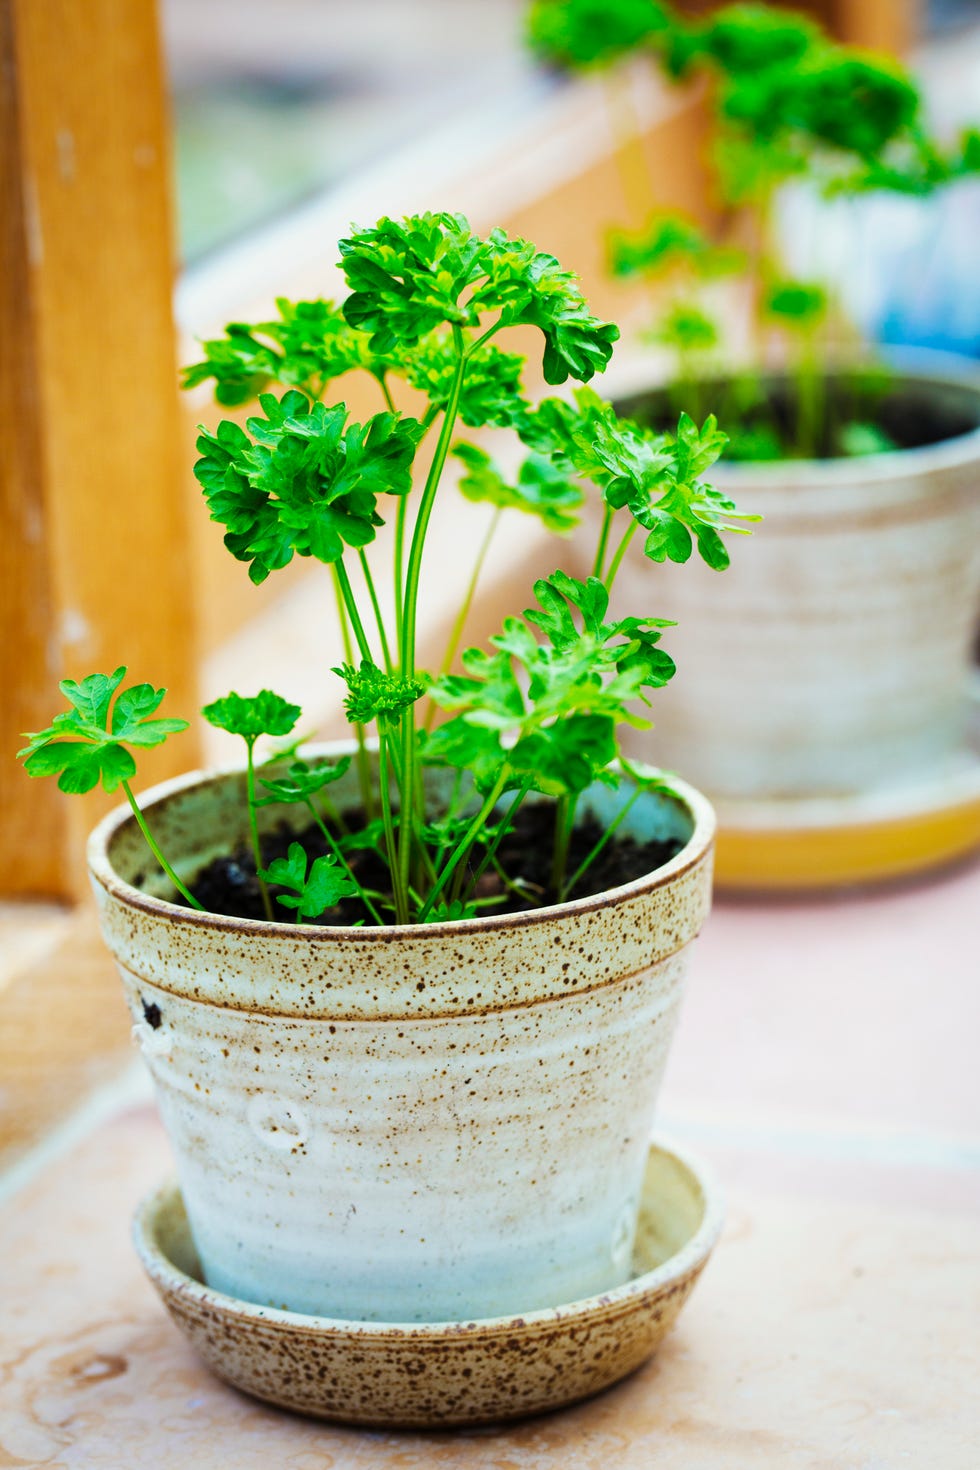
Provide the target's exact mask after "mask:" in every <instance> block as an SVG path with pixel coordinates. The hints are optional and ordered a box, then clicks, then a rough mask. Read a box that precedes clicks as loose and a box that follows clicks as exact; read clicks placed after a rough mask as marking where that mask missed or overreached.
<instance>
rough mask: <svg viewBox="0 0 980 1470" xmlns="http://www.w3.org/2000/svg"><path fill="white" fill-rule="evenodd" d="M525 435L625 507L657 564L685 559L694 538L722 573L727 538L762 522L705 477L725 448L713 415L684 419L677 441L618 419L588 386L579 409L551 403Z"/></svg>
mask: <svg viewBox="0 0 980 1470" xmlns="http://www.w3.org/2000/svg"><path fill="white" fill-rule="evenodd" d="M521 436H522V438H523V439H524V440H525V442H526V443H528V444H529V445H531V446H532V447H533V448H536V449H539V450H541V451H544V452H546V453H549V454H550V455H551V457H552V459H553V460H554V461H555V462H556V463H558V464H564V465H568V466H571V468H573V469H574V470H575V471H576V472H577V473H578V474H581V475H583V476H587V477H588V478H589V479H591V480H592V481H593V482H594V483H595V484H597V485H598V486H599V487H600V489H601V490H602V494H603V497H604V498H605V501H606V503H607V505H609V506H610V507H611V508H612V509H613V510H619V509H622V508H623V507H626V509H628V511H629V513H630V514H631V515H632V516H633V518H634V520H636V521H637V522H638V523H639V525H640V526H642V527H643V528H644V530H646V531H647V533H648V534H647V538H646V542H645V548H644V549H645V551H646V555H647V556H648V557H650V559H651V560H652V561H658V562H659V561H665V560H668V559H669V560H670V561H675V562H683V561H687V559H688V558H689V557H690V555H691V548H692V537H693V540H694V542H696V543H697V547H698V551H699V552H700V554H701V557H702V559H703V560H704V561H705V562H707V564H708V565H709V566H711V567H714V568H715V569H716V570H721V569H722V568H723V567H725V566H727V565H728V560H729V558H728V552H727V551H726V549H725V546H724V543H723V541H722V533H723V532H724V533H725V534H728V533H731V532H736V533H743V534H744V533H745V530H746V528H745V526H742V525H738V524H736V522H737V521H745V522H749V521H757V520H758V519H759V517H758V516H754V515H745V514H742V513H740V512H739V511H738V510H737V509H736V507H735V504H734V502H733V501H732V500H731V498H730V497H729V496H728V495H726V494H725V493H724V492H723V491H720V490H717V489H715V487H714V486H712V485H710V484H708V483H707V482H706V481H705V480H704V479H703V476H704V474H705V472H706V471H707V470H708V469H709V468H710V466H711V465H712V464H714V462H715V460H717V459H718V457H719V455H720V454H721V452H722V450H723V449H724V447H725V445H726V443H727V437H726V435H725V434H723V433H722V432H721V430H720V429H719V428H718V425H717V422H716V420H715V419H714V418H713V417H710V418H708V419H706V420H705V423H704V425H703V426H702V427H701V428H700V429H699V428H698V427H697V425H696V424H695V423H694V421H693V419H691V418H690V417H689V416H688V415H687V414H682V415H681V418H680V420H679V422H678V426H677V433H676V435H671V434H656V433H654V432H653V431H651V430H649V429H644V428H641V427H640V426H639V425H637V424H633V423H630V422H629V421H628V420H624V419H620V418H619V417H618V415H617V414H616V412H615V410H614V409H613V408H612V406H611V405H610V404H608V403H605V402H603V400H602V399H601V398H599V397H598V396H597V395H596V394H595V393H593V392H592V391H591V389H588V388H582V389H579V390H578V391H577V392H576V394H575V403H574V404H571V403H566V402H564V401H563V400H560V399H556V398H547V399H545V400H544V401H543V403H541V404H540V406H539V407H538V409H537V411H536V412H535V413H534V414H533V415H531V416H530V418H529V420H528V422H527V424H526V425H525V426H524V427H523V428H522V430H521Z"/></svg>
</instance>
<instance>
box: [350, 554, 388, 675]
mask: <svg viewBox="0 0 980 1470" xmlns="http://www.w3.org/2000/svg"><path fill="white" fill-rule="evenodd" d="M357 555H358V559H359V561H360V563H361V571H362V572H363V573H364V583H365V586H366V587H367V593H368V597H369V598H370V599H371V607H372V608H373V609H374V621H375V622H376V623H377V625H378V637H379V639H380V640H381V656H382V658H383V659H384V661H385V672H386V673H389V674H390V673H391V672H392V670H393V667H394V666H393V664H392V662H391V649H390V648H389V647H388V635H387V634H386V633H385V625H384V619H383V618H382V616H381V604H380V603H379V602H378V594H377V591H376V589H375V586H374V578H373V577H372V576H371V568H370V567H369V566H368V559H367V557H366V556H365V554H364V552H363V550H362V551H359V552H358V553H357Z"/></svg>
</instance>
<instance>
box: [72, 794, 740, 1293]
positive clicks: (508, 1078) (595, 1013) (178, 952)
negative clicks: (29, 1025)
mask: <svg viewBox="0 0 980 1470" xmlns="http://www.w3.org/2000/svg"><path fill="white" fill-rule="evenodd" d="M676 787H677V795H676V797H675V798H673V799H671V798H667V797H663V796H654V795H652V794H650V795H644V796H643V797H641V798H640V800H639V801H638V802H637V803H636V805H635V806H634V808H633V810H632V812H631V814H630V817H629V818H628V821H627V827H628V829H629V830H632V831H633V833H634V834H636V835H638V836H641V837H645V838H648V839H649V838H652V837H655V836H658V835H660V836H665V835H673V836H678V837H680V838H681V839H682V840H683V841H684V847H683V849H682V850H681V851H680V852H679V853H678V855H677V856H676V857H675V858H673V859H672V860H671V861H670V862H669V863H667V864H666V865H664V866H663V867H662V868H660V869H659V870H658V871H656V872H654V873H651V874H650V875H649V876H647V877H644V878H641V879H639V880H638V881H636V882H633V883H630V884H628V885H626V886H624V887H621V888H618V889H616V890H613V891H611V892H607V893H602V894H599V895H597V896H595V897H592V898H588V899H583V900H580V901H577V902H573V903H567V904H563V905H560V906H555V907H551V908H545V909H540V910H537V911H534V912H532V913H530V914H521V915H514V916H500V917H497V918H482V919H478V920H469V921H465V922H455V923H443V924H431V925H424V926H412V927H405V928H400V929H398V928H394V927H384V928H366V927H365V928H346V929H338V928H334V929H331V928H325V927H320V928H317V927H314V926H305V925H304V926H301V925H295V924H290V923H282V924H280V923H275V924H265V923H259V922H256V921H251V920H238V919H231V918H224V917H219V916H215V915H211V914H206V913H198V912H194V911H192V910H190V909H186V908H178V907H176V906H175V905H173V904H172V903H170V902H168V901H167V888H166V886H165V880H163V879H162V878H160V879H159V880H158V879H156V878H154V877H153V876H152V872H153V865H152V864H151V863H150V862H149V861H148V855H147V853H146V850H145V847H144V845H143V843H142V839H141V837H140V834H139V832H138V830H137V829H136V826H135V823H134V821H133V820H132V818H131V816H130V815H129V814H128V812H127V810H125V809H121V810H119V811H117V812H116V813H114V814H113V815H112V816H110V817H109V818H108V819H107V820H106V821H104V822H103V823H102V824H101V826H100V827H98V828H97V829H96V831H95V832H94V834H93V836H92V839H91V842H90V846H89V862H90V867H91V873H92V878H93V882H94V887H95V892H96V896H97V899H98V903H99V908H100V911H101V918H102V925H103V930H104V934H105V937H106V940H107V943H108V945H109V947H110V949H111V950H112V952H113V954H114V956H115V958H116V960H117V962H118V964H119V968H120V972H121V975H122V978H123V983H124V985H125V989H126V994H127V997H128V1001H129V1005H130V1009H131V1011H132V1014H133V1018H134V1022H135V1030H136V1035H137V1036H138V1039H139V1042H140V1045H141V1047H142V1049H143V1052H144V1055H145V1058H146V1061H147V1063H148V1065H149V1067H150V1070H151V1072H152V1074H153V1077H154V1080H155V1083H156V1087H157V1092H158V1097H159V1101H160V1108H161V1112H162V1114H163V1118H164V1122H165V1124H166V1127H167V1129H168V1132H169V1135H170V1139H171V1142H172V1145H173V1148H174V1152H175V1154H176V1159H177V1168H178V1174H179V1179H180V1184H181V1189H182V1193H183V1197H184V1201H185V1204H186V1209H187V1214H188V1218H189V1222H190V1228H191V1231H192V1233H193V1237H194V1242H195V1245H196V1248H197V1251H198V1254H199V1257H200V1261H201V1264H202V1267H203V1271H204V1274H205V1277H206V1280H207V1282H208V1284H209V1285H210V1286H212V1287H214V1288H216V1289H217V1290H219V1291H222V1292H226V1293H228V1294H230V1295H231V1296H235V1297H238V1298H241V1299H244V1300H246V1301H250V1302H257V1303H260V1304H269V1305H273V1306H275V1307H277V1308H287V1309H289V1310H291V1311H300V1312H307V1313H317V1314H321V1315H329V1316H333V1317H342V1318H348V1319H354V1320H362V1321H377V1320H387V1321H402V1322H412V1321H420V1320H424V1321H430V1322H431V1321H437V1320H446V1321H453V1320H468V1319H472V1318H475V1317H490V1316H499V1315H503V1314H507V1313H513V1312H523V1311H528V1310H534V1309H536V1308H542V1307H547V1306H554V1305H555V1304H557V1303H561V1302H567V1301H572V1300H576V1299H578V1298H582V1297H586V1296H589V1295H591V1294H594V1293H596V1292H601V1291H604V1290H606V1289H608V1288H610V1287H612V1286H615V1285H617V1284H619V1283H622V1282H623V1281H625V1280H626V1278H627V1275H628V1272H629V1269H630V1259H631V1252H632V1246H633V1236H634V1231H635V1227H636V1219H637V1211H638V1204H639V1200H640V1194H641V1186H642V1178H643V1171H644V1166H645V1161H646V1157H647V1149H648V1145H649V1138H650V1131H651V1125H652V1120H653V1111H654V1103H655V1099H656V1095H657V1089H658V1087H659V1084H660V1079H661V1075H662V1072H663V1068H664V1063H665V1059H666V1055H667V1049H668V1045H669V1042H670V1039H671V1035H672V1033H673V1030H674V1026H675V1023H676V1019H677V1012H678V1006H679V1002H680V996H681V988H682V981H683V976H684V970H685V966H686V960H687V950H688V946H689V945H690V942H691V940H692V939H693V938H694V936H695V935H696V934H697V932H698V930H699V929H700V927H701V924H702V922H703V920H704V917H705V915H706V913H707V910H708V905H709V899H710V887H711V856H712V837H713V828H714V819H713V814H712V812H711V809H710V807H709V805H708V804H707V802H706V801H705V800H704V798H703V797H701V796H700V795H699V794H698V793H697V792H695V791H693V790H692V789H691V788H689V787H687V786H686V785H684V784H683V783H680V782H678V783H676ZM332 790H333V791H335V792H337V793H338V795H337V797H336V800H337V801H338V803H339V804H340V806H341V809H343V807H344V806H345V805H349V806H350V807H354V806H356V805H357V803H358V798H357V792H356V788H355V785H354V780H353V775H352V773H348V775H347V776H346V777H344V779H343V782H341V783H338V785H337V786H335V787H334V788H332ZM619 800H622V797H616V795H615V794H614V793H610V792H608V791H606V790H602V791H601V792H599V793H597V795H596V796H595V799H594V804H595V805H601V804H602V803H606V804H607V805H606V812H605V815H608V812H609V811H610V810H611V807H610V806H609V805H608V804H609V803H612V804H613V805H615V803H616V802H617V801H619ZM144 806H145V808H146V809H147V811H148V813H149V818H150V821H151V824H152V826H153V828H154V830H155V832H156V834H157V836H158V840H160V841H161V844H162V845H163V846H164V848H165V850H166V851H167V853H168V855H171V860H172V861H174V860H175V867H176V868H177V870H178V871H179V872H180V873H181V875H182V876H183V877H185V878H186V877H189V876H191V875H192V874H193V873H194V872H195V870H197V869H198V868H199V867H200V866H202V865H203V864H204V863H205V862H207V861H208V860H209V859H210V858H212V857H213V856H215V855H216V854H217V853H219V852H222V851H227V850H228V849H229V847H232V848H233V847H234V846H235V845H236V844H237V843H238V842H239V841H240V840H242V839H243V838H244V837H245V831H246V829H245V823H246V804H245V799H244V783H243V775H242V773H241V772H240V771H234V772H224V773H219V774H212V775H192V776H188V777H186V778H183V779H181V780H178V781H172V782H168V783H166V784H165V785H163V786H159V787H157V788H155V789H154V790H153V791H152V792H150V793H149V794H148V795H147V796H146V797H145V798H144ZM603 814H604V813H603V812H602V811H601V810H600V816H602V815H603ZM262 819H263V822H264V824H265V825H266V827H267V828H270V829H271V828H272V827H275V826H277V825H278V824H279V823H281V822H287V823H289V824H291V825H297V824H298V825H303V823H302V819H301V818H298V817H297V809H296V808H289V807H282V808H277V807H268V808H265V809H263V812H262Z"/></svg>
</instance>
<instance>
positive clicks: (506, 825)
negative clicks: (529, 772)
mask: <svg viewBox="0 0 980 1470" xmlns="http://www.w3.org/2000/svg"><path fill="white" fill-rule="evenodd" d="M530 789H531V781H530V779H529V780H527V781H526V782H525V783H524V785H523V786H522V787H521V789H520V790H519V791H518V793H517V795H516V796H515V797H514V800H513V801H512V802H511V804H510V806H509V807H508V808H507V810H506V812H505V813H504V815H503V817H502V818H501V820H500V822H499V824H498V826H497V835H496V836H495V837H494V839H493V841H492V842H491V843H490V845H489V847H488V848H487V850H486V852H485V853H484V854H483V857H482V859H481V861H480V864H479V866H478V868H477V870H476V872H475V873H474V874H473V877H472V878H471V879H470V881H469V885H468V887H467V889H466V893H465V894H464V898H465V899H468V898H469V896H470V894H472V893H475V892H476V885H477V884H478V883H479V881H480V879H481V878H482V877H483V875H484V873H485V872H486V870H487V868H488V867H489V866H490V864H491V863H494V864H495V865H496V862H495V860H496V856H497V849H498V848H499V847H500V844H501V842H503V840H504V838H505V837H506V835H507V833H508V832H509V831H510V828H511V824H512V822H513V820H514V818H515V816H516V815H517V808H518V807H519V806H520V805H521V802H522V801H523V800H524V798H525V797H526V796H527V794H528V792H529V791H530Z"/></svg>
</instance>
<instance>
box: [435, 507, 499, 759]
mask: <svg viewBox="0 0 980 1470" xmlns="http://www.w3.org/2000/svg"><path fill="white" fill-rule="evenodd" d="M502 514H503V510H502V509H501V507H500V506H497V508H496V510H495V511H494V513H493V515H492V516H491V518H490V524H489V526H488V527H487V531H486V535H485V536H484V538H483V540H482V542H481V543H480V549H479V551H478V552H477V555H476V563H475V565H474V567H473V575H472V576H471V577H470V580H469V585H468V586H467V588H466V593H465V595H464V597H463V601H462V605H461V606H460V609H459V612H458V613H457V614H456V620H455V622H454V623H453V626H452V631H451V632H450V634H449V642H448V644H447V645H446V652H445V656H444V658H443V660H442V666H441V668H440V669H439V677H440V679H441V678H443V677H444V676H445V675H446V674H448V673H449V670H450V669H451V668H452V666H453V659H454V658H455V657H456V653H457V651H458V649H459V645H460V643H461V641H462V638H463V632H464V630H465V628H466V619H467V618H468V617H469V615H470V608H471V607H472V606H473V598H474V597H475V596H476V588H477V584H478V582H479V580H480V573H481V572H482V571H483V563H484V562H485V561H486V559H487V552H488V551H489V550H490V544H491V542H492V541H493V538H494V534H495V532H496V530H497V527H498V526H499V525H500V517H501V516H502ZM436 708H437V706H436V703H435V700H432V699H430V700H429V708H428V710H427V711H426V715H425V724H424V726H423V728H424V729H426V730H431V729H432V721H433V720H434V719H435V714H436Z"/></svg>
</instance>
